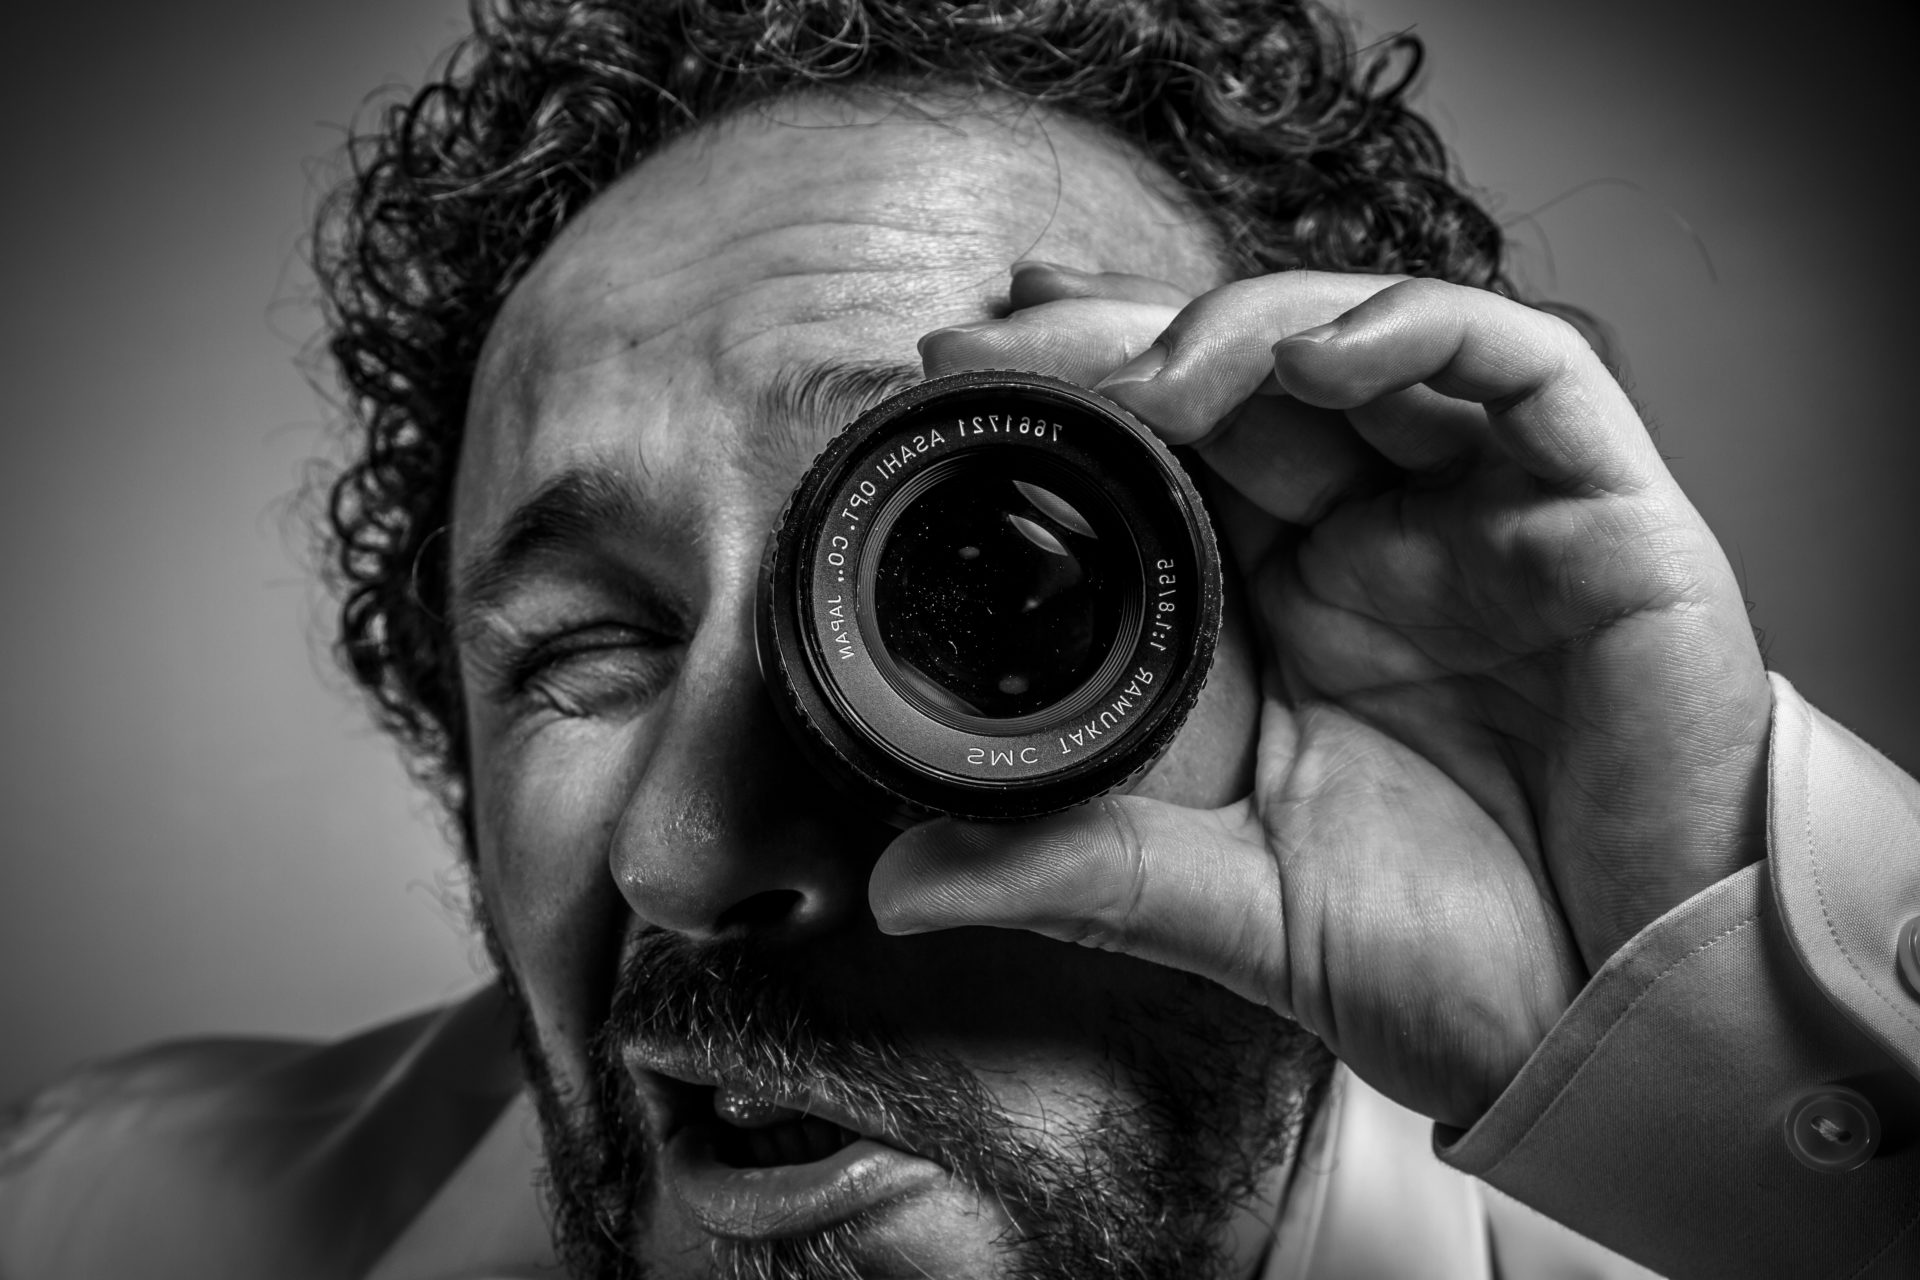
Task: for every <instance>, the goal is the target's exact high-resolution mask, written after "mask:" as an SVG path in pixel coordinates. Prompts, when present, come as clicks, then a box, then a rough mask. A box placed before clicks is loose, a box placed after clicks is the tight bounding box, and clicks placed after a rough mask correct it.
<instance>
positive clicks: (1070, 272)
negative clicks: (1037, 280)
mask: <svg viewBox="0 0 1920 1280" xmlns="http://www.w3.org/2000/svg"><path fill="white" fill-rule="evenodd" d="M1022 271H1058V272H1059V273H1060V274H1061V275H1063V276H1083V275H1086V274H1087V273H1086V272H1084V271H1082V270H1080V268H1078V267H1068V266H1062V265H1061V264H1060V263H1058V262H1047V261H1044V260H1043V259H1040V258H1022V259H1020V261H1018V262H1016V263H1014V264H1013V270H1012V273H1011V274H1013V275H1016V276H1017V275H1019V274H1020V273H1021V272H1022Z"/></svg>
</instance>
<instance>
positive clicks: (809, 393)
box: [755, 360, 925, 456]
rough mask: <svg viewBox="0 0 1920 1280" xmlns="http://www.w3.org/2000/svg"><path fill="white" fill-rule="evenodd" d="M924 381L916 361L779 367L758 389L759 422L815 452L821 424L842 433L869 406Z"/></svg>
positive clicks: (834, 361) (874, 361)
mask: <svg viewBox="0 0 1920 1280" xmlns="http://www.w3.org/2000/svg"><path fill="white" fill-rule="evenodd" d="M923 381H925V377H924V375H923V374H922V373H921V372H920V366H919V365H917V364H890V363H888V362H886V361H884V360H825V361H821V362H819V363H817V364H807V365H797V364H790V365H786V366H783V367H782V368H780V369H779V370H777V371H776V372H775V373H774V375H773V377H772V378H770V379H768V381H767V384H766V386H765V387H763V388H762V389H761V391H760V395H759V397H758V402H757V404H756V405H755V408H756V410H757V412H758V415H759V421H761V422H764V423H767V424H768V425H770V426H772V427H773V428H775V429H776V430H778V431H781V432H782V433H783V434H784V435H785V437H786V439H787V441H788V442H789V443H792V444H804V445H805V447H806V449H807V451H808V455H809V456H811V454H812V451H813V449H814V448H815V447H816V446H815V444H814V441H815V439H816V435H815V433H816V432H817V431H818V430H819V429H820V427H821V426H823V425H824V426H828V427H831V428H832V429H833V430H835V431H838V430H839V429H840V428H841V427H843V426H845V425H847V424H848V423H849V422H852V421H853V420H854V419H855V418H857V417H859V416H860V415H861V414H863V413H865V412H866V411H867V410H869V409H871V408H873V407H874V406H875V405H876V404H879V403H880V402H881V401H882V400H885V399H886V398H887V397H888V396H892V395H898V394H899V393H900V392H902V391H905V390H906V389H907V388H908V387H912V386H917V385H919V384H920V383H921V382H923Z"/></svg>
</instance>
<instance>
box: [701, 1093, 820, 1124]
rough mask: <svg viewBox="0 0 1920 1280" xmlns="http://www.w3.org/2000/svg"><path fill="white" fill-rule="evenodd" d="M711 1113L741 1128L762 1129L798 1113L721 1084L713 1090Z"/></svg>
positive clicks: (789, 1118)
mask: <svg viewBox="0 0 1920 1280" xmlns="http://www.w3.org/2000/svg"><path fill="white" fill-rule="evenodd" d="M713 1114H715V1115H716V1116H719V1117H720V1118H721V1119H722V1120H725V1121H726V1122H727V1123H728V1124H730V1125H735V1126H737V1127H739V1128H742V1129H764V1128H766V1127H767V1126H768V1125H771V1124H778V1123H780V1122H781V1121H782V1120H791V1119H793V1118H794V1117H796V1116H798V1115H799V1114H800V1113H799V1112H798V1111H794V1110H791V1109H790V1108H787V1107H776V1106H775V1105H774V1104H773V1103H771V1102H768V1101H767V1100H766V1099H765V1098H761V1097H757V1096H755V1095H753V1094H750V1093H736V1092H735V1091H733V1090H732V1089H729V1088H726V1087H724V1086H722V1087H721V1088H718V1089H715V1090H714V1091H713Z"/></svg>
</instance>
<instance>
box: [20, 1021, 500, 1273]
mask: <svg viewBox="0 0 1920 1280" xmlns="http://www.w3.org/2000/svg"><path fill="white" fill-rule="evenodd" d="M503 1023H504V1019H503V1016H502V1010H501V1008H500V1001H499V997H498V994H497V992H494V991H493V990H492V989H491V988H490V989H488V990H487V991H483V992H481V993H480V994H478V995H476V996H474V997H470V998H469V999H467V1000H464V1001H461V1002H459V1003H457V1004H454V1005H449V1006H446V1007H444V1008H440V1009H434V1010H428V1011H426V1012H423V1013H420V1014H416V1015H413V1016H411V1017H407V1018H403V1019H400V1020H398V1021H395V1022H391V1023H387V1024H385V1025H383V1026H379V1027H375V1028H373V1029H371V1030H368V1031H365V1032H362V1033H360V1034H358V1035H354V1036H351V1037H348V1038H346V1039H343V1040H339V1041H333V1042H328V1043H313V1042H303V1041H296V1040H264V1039H224V1040H196V1041H183V1042H178V1043H172V1044H165V1045H159V1046H156V1047H152V1048H148V1049H143V1050H140V1051H138V1052H136V1053H132V1054H128V1055H126V1056H123V1057H119V1058H116V1059H113V1060H110V1061H107V1062H102V1063H98V1064H95V1065H93V1066H90V1067H88V1068H86V1069H84V1070H82V1071H79V1072H77V1073H75V1074H74V1075H72V1076H70V1077H68V1078H66V1079H64V1080H61V1081H59V1082H57V1083H56V1084H54V1085H53V1086H52V1087H50V1088H48V1089H46V1090H44V1091H43V1092H41V1093H40V1094H39V1095H37V1096H36V1097H34V1098H32V1099H29V1100H28V1101H26V1102H24V1103H22V1104H19V1105H17V1106H16V1107H14V1108H12V1109H11V1110H10V1111H9V1112H7V1113H6V1114H4V1115H0V1275H9V1276H10V1275H21V1276H35V1277H40V1276H46V1277H61V1276H69V1275H72V1276H94V1275H135V1274H137V1275H147V1276H173V1275H182V1276H184V1275H193V1276H221V1275H235V1276H240V1275H266V1274H272V1275H276V1276H284V1277H288V1278H289V1280H292V1278H294V1277H305V1276H313V1277H320V1276H332V1275H339V1274H350V1273H351V1272H352V1271H353V1270H354V1265H355V1263H356V1262H357V1261H358V1260H359V1259H360V1258H362V1257H363V1256H364V1255H365V1254H366V1253H367V1252H368V1251H370V1250H373V1251H377V1249H378V1248H379V1246H380V1245H381V1244H383V1243H384V1242H385V1240H386V1239H387V1238H388V1237H390V1236H391V1234H393V1232H395V1231H397V1230H398V1229H399V1228H400V1227H402V1226H404V1225H405V1219H404V1217H402V1218H401V1219H400V1220H399V1221H397V1222H395V1221H392V1219H393V1218H394V1217H395V1216H396V1215H397V1214H403V1213H405V1212H407V1211H408V1210H410V1209H412V1208H415V1207H417V1205H415V1204H413V1203H412V1202H411V1197H410V1196H409V1195H408V1194H405V1193H404V1191H405V1189H407V1188H411V1187H413V1186H415V1185H420V1184H423V1183H424V1184H427V1189H428V1190H430V1184H431V1183H432V1182H434V1181H435V1179H434V1178H433V1177H432V1175H433V1173H434V1172H435V1171H436V1170H440V1169H442V1167H443V1166H445V1167H451V1164H452V1163H457V1161H458V1158H459V1157H460V1156H461V1155H463V1154H464V1147H462V1146H460V1144H461V1143H462V1142H463V1141H466V1140H467V1139H468V1137H469V1135H470V1131H475V1130H476V1129H477V1128H483V1127H484V1123H485V1119H486V1117H489V1116H490V1115H491V1114H492V1113H493V1112H495V1111H497V1110H498V1108H499V1106H500V1105H501V1103H502V1102H503V1100H504V1099H505V1098H506V1097H507V1096H510V1095H511V1093H512V1092H513V1090H514V1089H515V1088H516V1087H517V1085H518V1077H517V1074H516V1073H515V1071H514V1069H513V1066H512V1055H511V1032H510V1029H507V1028H506V1027H505V1026H504V1025H503ZM453 1052H458V1053H460V1055H461V1056H463V1057H464V1058H465V1059H466V1063H467V1067H468V1070H467V1071H466V1072H464V1073H462V1074H461V1076H460V1077H458V1078H457V1079H456V1078H454V1077H453V1076H452V1074H451V1073H450V1072H449V1071H448V1070H447V1068H448V1065H449V1064H448V1057H449V1054H450V1053H453ZM422 1125H424V1126H425V1128H424V1130H421V1129H420V1126H422ZM417 1130H418V1132H417ZM422 1138H424V1139H425V1140H424V1141H420V1140H416V1139H422ZM455 1148H458V1149H457V1150H456V1149H455ZM423 1173H424V1174H425V1175H426V1176H425V1177H424V1178H423V1177H422V1174H423ZM396 1185H397V1186H398V1187H399V1188H401V1189H402V1192H403V1193H402V1194H398V1195H396V1194H394V1188H395V1186H396Z"/></svg>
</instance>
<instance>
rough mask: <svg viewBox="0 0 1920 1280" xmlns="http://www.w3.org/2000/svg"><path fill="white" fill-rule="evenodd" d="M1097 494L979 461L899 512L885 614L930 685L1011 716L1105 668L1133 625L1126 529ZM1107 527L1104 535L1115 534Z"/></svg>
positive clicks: (880, 610)
mask: <svg viewBox="0 0 1920 1280" xmlns="http://www.w3.org/2000/svg"><path fill="white" fill-rule="evenodd" d="M1099 514H1102V513H1100V512H1099V509H1098V507H1097V506H1096V504H1095V503H1094V502H1091V501H1088V500H1087V499H1085V498H1082V499H1081V501H1080V502H1078V503H1075V502H1070V501H1068V500H1067V498H1065V497H1063V496H1062V495H1061V494H1060V493H1059V492H1058V491H1057V488H1056V487H1055V486H1053V485H1050V484H1041V483H1038V482H1036V481H1035V480H1026V479H1013V478H1011V477H1009V476H1008V474H1007V473H1006V472H1005V471H1004V470H1000V469H998V468H994V469H991V470H988V469H980V468H971V469H965V470H961V471H959V472H957V473H954V474H951V475H948V476H945V477H942V479H941V480H940V481H939V482H938V483H936V484H934V485H933V486H932V487H931V488H929V489H928V490H927V491H926V492H924V493H922V494H920V495H919V496H918V497H917V498H915V499H914V500H913V501H912V503H911V504H910V505H909V506H908V507H907V508H906V509H905V510H903V511H901V512H900V515H899V517H898V519H897V520H896V521H895V522H894V524H893V527H892V529H891V531H890V532H889V535H888V537H887V540H886V543H885V545H884V546H883V547H882V548H881V551H880V559H879V563H878V565H877V572H876V574H875V578H874V600H873V603H874V617H875V620H876V621H877V622H878V624H879V628H880V633H881V637H882V639H883V640H884V642H885V644H886V646H887V649H888V651H889V652H890V653H891V655H892V658H893V661H894V662H895V663H896V664H898V669H899V671H900V673H901V674H902V675H903V676H904V677H905V678H906V679H907V680H908V681H910V682H911V683H912V684H913V686H914V689H915V692H917V693H918V694H919V695H920V696H921V697H922V698H924V699H926V700H927V701H928V702H930V703H932V704H933V705H934V706H936V707H940V708H943V709H945V710H947V711H949V712H953V713H956V714H959V715H966V716H982V717H987V718H990V719H1009V718H1012V717H1015V716H1025V715H1030V714H1032V713H1033V712H1036V711H1040V710H1043V709H1044V708H1047V707H1050V706H1052V705H1053V704H1054V703H1056V702H1059V701H1060V700H1061V699H1063V698H1066V697H1068V696H1070V695H1071V694H1073V693H1074V692H1075V691H1076V690H1078V689H1079V688H1080V687H1081V686H1082V685H1083V684H1085V683H1086V682H1087V680H1088V679H1089V678H1091V677H1092V676H1093V674H1094V673H1095V672H1096V671H1098V670H1099V669H1100V665H1101V663H1102V662H1104V661H1105V660H1106V657H1107V654H1108V653H1109V652H1110V651H1111V650H1112V648H1113V645H1114V641H1115V638H1116V636H1117V634H1118V631H1119V626H1120V613H1121V608H1122V601H1121V597H1122V590H1121V584H1120V583H1119V582H1118V581H1116V578H1117V577H1118V575H1119V572H1120V571H1121V569H1122V567H1123V566H1125V565H1128V564H1130V561H1129V560H1128V558H1127V556H1126V553H1125V548H1124V547H1122V546H1120V545H1116V544H1117V542H1118V540H1119V538H1121V537H1123V536H1124V534H1123V533H1122V531H1121V530H1119V529H1117V528H1113V527H1108V528H1107V529H1105V530H1104V531H1103V530H1102V529H1101V528H1099V527H1098V526H1100V525H1109V526H1111V521H1109V520H1106V519H1089V518H1088V517H1089V515H1096V516H1098V515H1099ZM1103 534H1104V536H1103Z"/></svg>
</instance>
